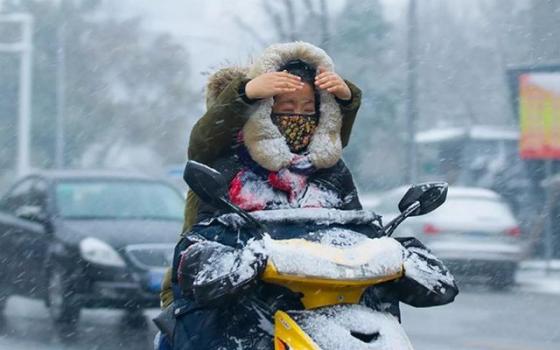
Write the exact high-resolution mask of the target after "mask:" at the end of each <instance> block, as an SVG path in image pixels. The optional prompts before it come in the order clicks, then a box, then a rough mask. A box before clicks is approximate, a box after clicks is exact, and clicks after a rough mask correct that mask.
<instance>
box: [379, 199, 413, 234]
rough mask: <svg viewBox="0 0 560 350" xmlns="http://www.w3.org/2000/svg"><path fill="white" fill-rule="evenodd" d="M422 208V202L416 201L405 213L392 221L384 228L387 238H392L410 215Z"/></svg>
mask: <svg viewBox="0 0 560 350" xmlns="http://www.w3.org/2000/svg"><path fill="white" fill-rule="evenodd" d="M418 208H420V202H419V201H416V202H414V203H412V204H411V205H410V206H409V207H408V208H406V210H405V211H403V212H402V213H401V214H400V215H399V216H397V217H396V218H394V219H393V220H391V222H389V223H388V224H387V225H385V226H384V227H383V232H384V233H385V236H387V237H391V235H392V234H393V232H394V231H395V229H396V228H397V227H398V226H399V225H400V224H401V223H402V222H403V221H404V220H405V219H406V218H407V217H409V216H410V214H412V213H414V212H415V211H416V210H418Z"/></svg>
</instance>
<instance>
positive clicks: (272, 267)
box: [261, 239, 404, 350]
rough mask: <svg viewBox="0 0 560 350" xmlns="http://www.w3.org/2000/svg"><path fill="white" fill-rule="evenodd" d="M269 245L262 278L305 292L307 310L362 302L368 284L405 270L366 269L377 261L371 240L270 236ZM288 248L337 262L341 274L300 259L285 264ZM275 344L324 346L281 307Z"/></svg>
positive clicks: (306, 349)
mask: <svg viewBox="0 0 560 350" xmlns="http://www.w3.org/2000/svg"><path fill="white" fill-rule="evenodd" d="M368 241H370V243H371V242H372V240H369V239H368ZM266 245H267V248H268V250H269V251H270V252H272V254H271V255H270V256H269V259H268V263H267V266H266V269H265V271H264V273H263V275H262V277H261V278H262V280H263V281H265V282H268V283H273V284H277V285H281V286H283V287H286V288H288V289H290V290H292V291H293V292H296V293H301V295H302V299H301V300H302V303H303V305H304V307H305V309H306V310H312V309H316V308H323V307H329V306H334V305H340V304H358V303H359V301H360V299H361V298H362V295H363V293H364V291H365V290H366V288H368V287H370V286H372V285H375V284H379V283H382V282H386V281H390V280H394V279H397V278H400V277H401V276H402V275H403V273H404V271H403V269H402V267H400V268H394V267H393V268H388V269H381V270H382V271H381V272H382V273H363V271H364V266H367V265H366V264H368V263H371V262H372V261H374V257H373V258H372V254H374V253H375V252H372V251H371V250H372V248H373V246H372V245H368V244H365V245H357V246H355V247H351V248H348V247H344V248H338V247H333V246H325V245H323V244H321V243H318V242H311V241H307V240H304V239H290V240H278V241H276V240H272V239H268V241H267V242H266ZM286 252H291V253H292V254H297V253H300V254H306V256H315V257H317V259H319V260H318V263H321V262H322V263H325V264H335V266H337V268H338V269H339V270H340V275H341V277H339V276H319V275H317V274H316V273H315V272H314V271H313V266H301V267H298V266H297V263H296V264H292V265H293V266H282V265H286V264H285V263H284V264H283V263H282V262H281V260H282V259H281V258H280V257H279V255H282V254H283V253H286ZM279 258H280V259H279ZM356 272H357V273H356ZM342 276H346V277H342ZM274 344H275V349H276V350H287V349H297V350H320V348H319V346H318V345H317V344H316V342H315V341H314V340H313V339H312V338H311V336H309V335H308V334H307V333H306V332H305V331H304V330H303V329H302V327H301V326H300V325H298V323H297V322H296V321H295V320H294V319H293V318H292V317H291V316H290V315H289V314H288V313H287V312H284V311H281V310H279V311H277V312H276V314H275V334H274Z"/></svg>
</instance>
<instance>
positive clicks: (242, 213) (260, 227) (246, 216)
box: [220, 197, 267, 239]
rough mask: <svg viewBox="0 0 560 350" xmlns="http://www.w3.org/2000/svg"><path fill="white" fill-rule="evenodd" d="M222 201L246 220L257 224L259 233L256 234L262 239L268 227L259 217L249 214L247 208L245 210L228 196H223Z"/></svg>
mask: <svg viewBox="0 0 560 350" xmlns="http://www.w3.org/2000/svg"><path fill="white" fill-rule="evenodd" d="M220 201H221V202H222V203H224V204H225V205H227V206H228V207H229V208H231V210H232V211H233V212H234V213H236V214H237V215H239V216H240V217H241V218H242V219H244V220H245V221H246V222H248V223H251V224H253V225H254V226H255V228H257V234H256V236H257V238H259V239H262V238H263V237H264V234H265V233H266V232H267V227H266V226H265V225H263V224H262V223H261V222H259V221H258V220H257V219H255V218H254V217H253V216H252V215H251V214H249V213H248V212H246V211H245V210H243V209H241V208H239V207H238V206H237V205H235V204H233V203H231V202H230V201H229V200H227V199H226V198H224V197H221V198H220Z"/></svg>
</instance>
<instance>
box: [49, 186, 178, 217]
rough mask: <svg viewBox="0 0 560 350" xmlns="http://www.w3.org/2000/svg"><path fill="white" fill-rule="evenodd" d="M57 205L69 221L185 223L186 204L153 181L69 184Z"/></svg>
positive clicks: (58, 188)
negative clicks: (109, 219) (111, 219)
mask: <svg viewBox="0 0 560 350" xmlns="http://www.w3.org/2000/svg"><path fill="white" fill-rule="evenodd" d="M56 205H57V208H58V213H59V215H60V216H62V217H64V218H67V219H100V218H103V219H106V218H114V219H161V220H182V218H183V206H184V200H183V198H182V197H181V195H180V194H179V193H178V192H177V191H176V190H174V189H173V188H172V187H170V186H168V185H165V184H162V183H158V182H150V181H65V182H60V183H58V184H57V186H56Z"/></svg>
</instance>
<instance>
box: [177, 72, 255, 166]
mask: <svg viewBox="0 0 560 350" xmlns="http://www.w3.org/2000/svg"><path fill="white" fill-rule="evenodd" d="M246 83H247V80H246V79H234V80H233V81H232V82H231V83H230V84H229V85H228V86H227V87H226V88H225V89H224V91H222V93H221V94H220V95H219V96H218V98H217V99H216V102H214V103H213V104H212V105H211V106H210V108H209V109H208V111H206V113H205V114H204V115H203V116H202V118H200V119H199V120H198V122H196V124H195V125H194V127H193V128H192V130H191V136H190V140H189V149H188V156H189V159H191V160H195V161H197V162H201V163H204V164H211V163H212V162H213V161H215V160H216V159H218V158H219V157H220V156H222V155H224V154H227V153H228V151H229V150H230V149H231V146H232V145H233V143H234V140H235V137H236V133H237V131H239V130H240V129H241V128H242V127H243V125H245V122H246V121H247V119H248V118H249V115H250V112H251V109H252V108H254V105H253V104H251V103H249V101H248V100H247V98H243V96H242V95H241V93H240V90H241V88H242V87H244V85H245V84H246Z"/></svg>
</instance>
